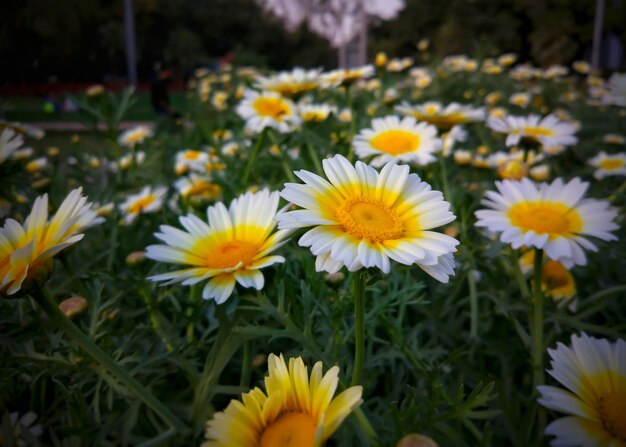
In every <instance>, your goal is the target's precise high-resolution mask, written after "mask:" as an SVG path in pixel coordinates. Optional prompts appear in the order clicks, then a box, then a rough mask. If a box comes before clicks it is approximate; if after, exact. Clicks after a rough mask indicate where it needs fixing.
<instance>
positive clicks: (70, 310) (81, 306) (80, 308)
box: [59, 296, 89, 320]
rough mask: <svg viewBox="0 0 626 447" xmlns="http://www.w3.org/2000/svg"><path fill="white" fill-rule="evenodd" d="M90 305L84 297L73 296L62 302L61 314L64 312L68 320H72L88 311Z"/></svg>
mask: <svg viewBox="0 0 626 447" xmlns="http://www.w3.org/2000/svg"><path fill="white" fill-rule="evenodd" d="M88 305H89V303H87V300H86V299H85V298H83V297H82V296H73V297H71V298H68V299H66V300H63V301H61V302H60V303H59V309H61V312H63V313H64V314H65V316H66V317H67V318H69V319H70V320H72V319H74V318H75V317H77V316H78V315H80V314H82V313H83V312H84V311H85V310H87V306H88Z"/></svg>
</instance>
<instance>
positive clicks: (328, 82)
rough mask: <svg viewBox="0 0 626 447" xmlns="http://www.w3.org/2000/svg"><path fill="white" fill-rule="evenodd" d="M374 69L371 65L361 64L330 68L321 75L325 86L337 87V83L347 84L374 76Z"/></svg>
mask: <svg viewBox="0 0 626 447" xmlns="http://www.w3.org/2000/svg"><path fill="white" fill-rule="evenodd" d="M374 73H375V70H374V67H373V66H372V65H363V66H361V67H353V68H339V69H337V70H331V71H329V72H326V73H324V74H323V75H322V82H323V84H324V86H325V87H337V86H339V85H349V84H352V83H354V82H355V81H358V80H360V79H368V78H371V77H372V76H374Z"/></svg>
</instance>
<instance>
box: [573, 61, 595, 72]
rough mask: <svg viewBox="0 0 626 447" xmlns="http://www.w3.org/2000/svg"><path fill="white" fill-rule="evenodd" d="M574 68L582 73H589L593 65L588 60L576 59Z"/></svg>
mask: <svg viewBox="0 0 626 447" xmlns="http://www.w3.org/2000/svg"><path fill="white" fill-rule="evenodd" d="M572 68H573V69H574V70H575V71H577V72H578V73H580V74H588V73H589V72H590V71H591V66H590V65H589V62H586V61H574V62H573V63H572Z"/></svg>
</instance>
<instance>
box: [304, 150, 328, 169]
mask: <svg viewBox="0 0 626 447" xmlns="http://www.w3.org/2000/svg"><path fill="white" fill-rule="evenodd" d="M305 146H306V150H307V151H308V152H309V157H310V158H311V161H312V162H313V166H314V167H315V173H316V174H318V175H322V173H323V172H324V171H323V169H322V162H320V158H319V156H318V155H317V153H316V152H315V149H313V146H311V145H310V144H309V143H306V144H305Z"/></svg>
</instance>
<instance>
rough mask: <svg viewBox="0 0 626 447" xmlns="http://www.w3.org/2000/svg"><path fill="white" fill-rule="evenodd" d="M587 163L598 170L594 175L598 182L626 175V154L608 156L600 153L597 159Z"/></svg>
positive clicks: (594, 158) (602, 152)
mask: <svg viewBox="0 0 626 447" xmlns="http://www.w3.org/2000/svg"><path fill="white" fill-rule="evenodd" d="M587 163H589V164H590V165H591V166H595V167H596V168H598V169H596V171H595V172H594V173H593V176H594V177H595V178H597V179H598V180H602V179H603V178H604V177H607V176H611V175H626V152H620V153H618V154H607V153H606V152H604V151H600V152H598V154H597V155H596V156H595V157H593V158H591V159H589V160H587Z"/></svg>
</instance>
